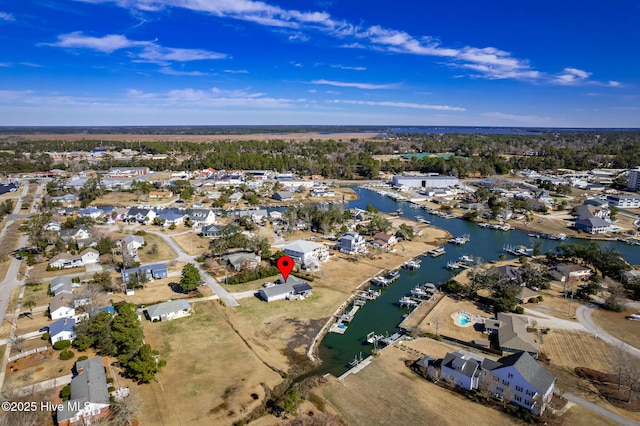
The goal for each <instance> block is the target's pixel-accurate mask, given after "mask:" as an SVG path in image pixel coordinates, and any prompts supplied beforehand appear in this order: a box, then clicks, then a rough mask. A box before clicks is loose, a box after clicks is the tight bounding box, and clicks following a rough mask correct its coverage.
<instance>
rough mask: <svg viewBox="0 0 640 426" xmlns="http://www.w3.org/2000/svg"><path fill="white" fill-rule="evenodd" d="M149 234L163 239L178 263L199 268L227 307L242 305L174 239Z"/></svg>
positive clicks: (205, 279)
mask: <svg viewBox="0 0 640 426" xmlns="http://www.w3.org/2000/svg"><path fill="white" fill-rule="evenodd" d="M147 232H149V233H151V234H155V235H158V236H159V237H161V238H162V239H163V240H164V241H165V242H166V243H167V244H168V245H169V247H171V249H173V251H174V252H176V254H177V255H178V257H177V258H176V260H177V261H178V262H189V263H192V264H193V265H194V266H195V267H196V268H198V270H199V271H200V276H201V277H202V279H203V280H204V282H205V283H206V284H207V285H208V286H209V288H211V290H213V292H214V293H215V294H217V295H218V296H220V299H222V300H223V301H224V303H225V304H226V305H227V306H230V307H235V306H239V305H240V304H239V303H238V302H237V301H236V299H234V298H233V296H232V295H231V294H230V293H229V292H228V291H227V290H225V289H224V288H223V287H222V286H221V285H220V283H218V281H216V279H215V278H213V277H212V276H211V275H209V274H208V273H207V272H206V271H205V270H204V269H202V267H201V266H200V264H199V263H198V262H196V261H195V258H194V256H191V255H189V254H187V252H185V251H184V250H182V248H181V247H180V246H179V245H178V244H177V243H176V242H175V241H173V238H171V237H170V236H169V235H167V234H165V233H163V232H159V231H147Z"/></svg>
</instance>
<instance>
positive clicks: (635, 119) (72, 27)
mask: <svg viewBox="0 0 640 426" xmlns="http://www.w3.org/2000/svg"><path fill="white" fill-rule="evenodd" d="M397 4H399V5H400V6H396V5H395V4H394V5H392V4H390V3H388V2H382V1H379V0H367V1H362V0H316V1H306V0H270V1H265V2H262V1H251V0H20V1H8V0H5V1H1V2H0V125H5V126H11V125H189V124H211V125H250V124H300V125H304V124H329V125H336V124H371V125H469V126H542V127H640V31H638V29H637V26H638V24H639V23H640V0H633V1H632V0H616V1H615V2H603V1H602V0H582V1H577V0H562V1H558V0H554V1H548V0H539V1H538V0H530V1H526V2H507V1H497V0H489V1H483V2H481V1H478V0H469V1H467V0H451V1H446V2H434V1H425V0H405V1H402V2H399V3H397Z"/></svg>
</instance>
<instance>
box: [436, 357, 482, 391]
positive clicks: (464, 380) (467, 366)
mask: <svg viewBox="0 0 640 426" xmlns="http://www.w3.org/2000/svg"><path fill="white" fill-rule="evenodd" d="M480 364H481V360H480V361H479V360H477V359H475V358H472V357H471V356H470V355H469V354H465V353H462V352H453V353H448V354H447V355H446V356H445V357H444V359H443V360H442V364H441V365H440V378H441V379H442V380H444V381H446V382H448V383H453V384H455V385H457V386H460V387H461V388H463V389H467V390H471V389H476V388H477V387H478V382H479V379H480V373H481V371H482V370H481V369H480Z"/></svg>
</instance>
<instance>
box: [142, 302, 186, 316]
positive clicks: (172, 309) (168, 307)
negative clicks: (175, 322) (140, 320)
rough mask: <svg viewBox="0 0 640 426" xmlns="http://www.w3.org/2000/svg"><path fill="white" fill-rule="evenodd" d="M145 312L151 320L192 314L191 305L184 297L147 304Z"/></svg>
mask: <svg viewBox="0 0 640 426" xmlns="http://www.w3.org/2000/svg"><path fill="white" fill-rule="evenodd" d="M144 312H145V314H146V316H147V318H149V320H151V321H170V320H172V319H175V318H182V317H186V316H189V315H191V306H190V305H189V303H188V302H187V301H186V300H184V299H178V300H169V301H168V302H163V303H158V304H156V305H151V306H147V307H146V308H145V310H144Z"/></svg>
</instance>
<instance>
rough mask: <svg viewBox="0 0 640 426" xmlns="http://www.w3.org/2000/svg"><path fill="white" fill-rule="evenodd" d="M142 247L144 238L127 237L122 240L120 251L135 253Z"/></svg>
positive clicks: (137, 236)
mask: <svg viewBox="0 0 640 426" xmlns="http://www.w3.org/2000/svg"><path fill="white" fill-rule="evenodd" d="M143 245H144V237H143V236H140V235H131V234H129V235H127V236H125V237H124V238H123V239H122V249H123V250H127V252H129V253H132V254H133V253H135V252H136V251H137V250H138V249H139V248H140V247H142V246H143Z"/></svg>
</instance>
